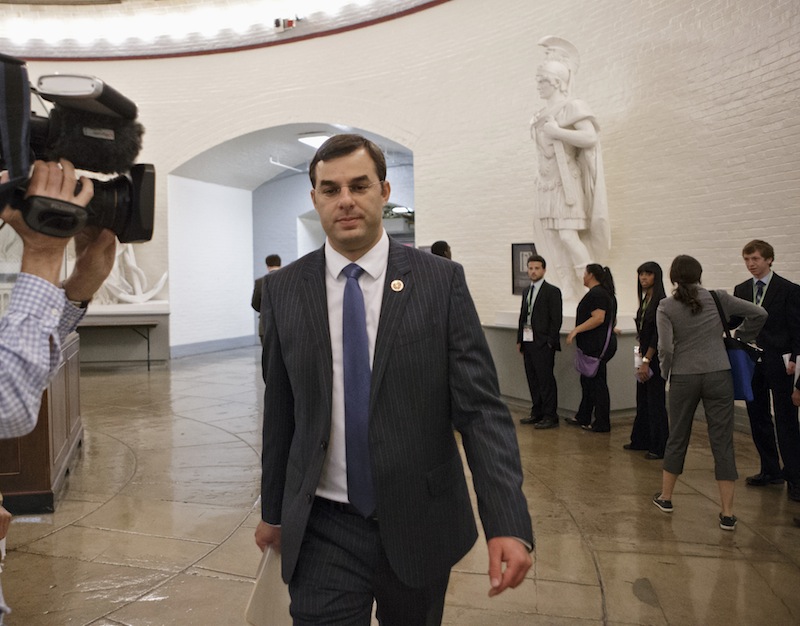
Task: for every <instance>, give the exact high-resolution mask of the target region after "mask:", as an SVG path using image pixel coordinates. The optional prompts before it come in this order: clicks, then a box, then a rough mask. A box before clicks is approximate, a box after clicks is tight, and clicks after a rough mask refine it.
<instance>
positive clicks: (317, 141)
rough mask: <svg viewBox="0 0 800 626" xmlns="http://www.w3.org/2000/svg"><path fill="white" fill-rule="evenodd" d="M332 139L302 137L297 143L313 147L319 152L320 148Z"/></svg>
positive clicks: (326, 136) (311, 136) (316, 136)
mask: <svg viewBox="0 0 800 626" xmlns="http://www.w3.org/2000/svg"><path fill="white" fill-rule="evenodd" d="M330 138H331V136H330V135H303V136H302V137H298V138H297V141H299V142H300V143H304V144H306V145H307V146H311V147H312V148H314V150H319V147H320V146H321V145H322V144H324V143H325V142H326V141H328V139H330Z"/></svg>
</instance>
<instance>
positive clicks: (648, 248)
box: [31, 0, 800, 334]
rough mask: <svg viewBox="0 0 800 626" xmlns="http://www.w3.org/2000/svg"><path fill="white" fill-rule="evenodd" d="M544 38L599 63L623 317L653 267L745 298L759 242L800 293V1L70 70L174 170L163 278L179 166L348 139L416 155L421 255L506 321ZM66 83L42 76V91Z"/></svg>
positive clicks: (462, 5)
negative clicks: (312, 124)
mask: <svg viewBox="0 0 800 626" xmlns="http://www.w3.org/2000/svg"><path fill="white" fill-rule="evenodd" d="M544 35H560V36H563V37H566V38H567V39H569V40H571V41H572V42H573V43H575V44H576V45H577V46H578V48H579V50H580V52H581V55H582V66H581V69H580V72H579V74H578V84H577V89H576V94H577V95H578V96H579V97H581V98H583V99H585V100H586V101H587V102H589V104H590V105H591V107H592V109H593V110H594V112H595V114H596V115H597V118H598V120H599V122H600V124H601V127H602V136H601V137H602V145H603V152H604V158H605V167H606V182H607V186H608V193H609V204H610V211H611V223H612V238H613V250H612V254H611V258H610V260H609V265H610V266H611V268H612V270H613V272H614V274H615V277H616V279H617V284H618V287H619V288H620V289H619V290H620V293H619V296H620V306H621V311H622V312H625V311H630V310H632V309H633V306H634V300H635V293H636V292H635V275H634V271H635V268H636V267H637V265H638V264H639V263H641V262H642V261H645V260H650V259H652V260H656V261H658V262H660V263H661V264H662V265H663V266H664V267H665V269H666V268H667V267H668V265H669V262H670V261H671V259H672V258H673V256H674V255H675V254H678V253H689V254H693V255H695V256H697V257H698V258H699V259H700V261H701V262H702V263H703V265H704V267H705V268H706V272H705V275H704V278H705V283H706V284H707V285H709V286H712V287H729V288H730V287H732V286H733V285H734V284H735V283H736V282H738V281H740V280H742V279H743V278H744V277H745V276H746V272H745V271H744V267H743V265H742V263H741V259H740V250H741V247H742V245H743V244H744V243H745V242H746V241H748V240H750V239H752V238H755V237H759V238H764V239H766V240H768V241H770V242H771V243H772V244H773V245H774V246H775V247H776V250H777V256H778V260H777V262H776V269H777V271H778V272H780V273H782V274H784V275H786V276H787V277H789V278H792V279H793V280H796V281H800V247H799V246H798V243H797V242H798V239H799V238H800V237H798V235H800V229H798V227H797V221H798V217H797V216H798V205H800V176H799V175H798V173H797V172H798V171H800V158H798V156H797V145H798V144H800V113H798V111H800V107H798V94H799V93H800V89H799V86H800V80H799V79H800V53H798V50H800V4H798V3H797V2H796V0H766V1H764V2H758V3H756V2H746V1H745V0H706V1H701V0H643V1H641V2H638V3H627V2H619V0H596V1H595V2H593V3H587V2H583V1H582V0H562V1H561V2H559V3H555V2H550V1H545V0H496V1H495V2H493V3H491V5H487V3H485V2H483V1H482V0H454V1H453V2H448V3H445V4H443V5H440V6H438V7H435V8H432V9H429V10H427V11H423V12H420V13H417V14H414V15H411V16H408V17H405V18H401V19H398V20H394V21H391V22H386V23H383V24H379V25H376V26H372V27H369V28H366V29H361V30H355V31H350V32H347V33H344V34H340V35H336V36H333V37H322V38H318V39H313V40H309V41H305V42H301V43H294V44H288V45H282V46H276V47H270V48H265V49H261V50H253V51H248V52H239V53H235V54H217V55H210V56H197V57H182V58H173V59H162V60H138V61H109V62H84V63H78V62H70V63H69V64H64V66H63V67H56V68H55V69H61V70H62V71H67V70H68V69H69V70H70V71H85V72H88V73H93V74H97V75H98V76H102V77H103V78H106V79H107V80H108V82H109V83H111V84H112V85H114V86H115V87H117V88H118V89H119V90H120V91H122V92H123V93H125V94H126V95H129V96H130V97H131V98H133V99H134V100H135V101H136V102H137V103H138V104H139V105H140V110H141V118H142V120H143V121H144V123H145V125H146V126H147V134H146V136H145V150H144V153H143V155H142V158H141V159H140V160H142V161H147V160H150V161H153V162H154V163H155V164H156V167H157V169H158V172H159V183H158V210H159V211H160V214H159V218H158V232H157V234H156V237H155V238H154V240H153V242H152V243H150V244H147V245H145V246H144V247H143V248H142V251H141V252H140V253H139V252H137V258H138V259H140V262H141V264H142V265H143V266H144V267H145V269H146V271H148V274H150V275H152V276H156V277H157V276H160V274H161V273H162V272H164V271H166V270H167V267H166V266H167V239H166V229H167V215H168V214H170V215H171V214H173V213H174V212H175V211H177V210H179V207H173V206H169V207H168V205H167V196H166V180H167V177H166V174H167V173H168V172H170V171H171V170H172V169H173V168H174V167H176V166H177V165H179V164H181V163H183V162H184V161H186V160H187V159H188V158H190V157H192V156H194V155H196V154H198V153H199V152H201V151H203V150H206V149H207V148H210V147H211V146H214V145H216V144H218V143H220V142H222V141H225V140H228V139H231V138H234V137H237V136H239V135H241V134H244V133H247V132H251V131H255V130H259V129H262V128H265V127H269V126H272V125H278V124H286V123H292V122H304V121H327V122H333V123H343V124H349V125H353V126H357V127H361V128H367V129H370V130H371V131H374V132H377V133H380V134H382V135H384V136H387V137H389V138H391V139H393V140H395V141H398V142H400V143H403V144H405V145H407V146H408V147H410V148H411V149H412V150H413V151H414V160H415V161H414V162H415V172H414V174H415V205H416V209H417V240H418V241H419V242H421V243H429V242H430V241H433V240H435V239H439V238H445V239H447V240H448V241H449V242H450V243H451V245H452V246H453V250H454V253H455V256H456V259H457V260H458V261H459V262H461V263H463V264H464V266H465V268H466V273H467V277H468V279H469V283H470V288H471V290H472V292H473V295H474V297H475V299H476V302H477V304H478V309H479V312H480V314H481V317H482V319H483V320H484V322H488V323H491V322H492V320H493V319H494V313H495V311H496V310H512V309H514V308H516V307H517V306H518V304H517V299H516V298H515V297H514V296H512V295H511V287H510V276H509V275H510V270H509V263H510V262H509V257H510V244H511V243H512V242H524V241H529V240H534V241H536V242H537V243H538V244H540V245H541V243H542V237H541V232H540V230H539V227H538V224H537V223H536V221H535V219H534V207H533V199H534V188H535V187H534V184H535V180H534V172H535V150H534V146H533V144H532V142H531V140H530V138H529V134H528V120H529V119H530V117H531V114H532V113H533V111H534V110H535V109H537V108H538V107H539V106H541V103H540V101H539V99H538V96H537V95H536V89H535V81H534V75H535V69H536V66H537V65H538V64H539V63H540V62H541V59H542V49H541V48H539V47H537V46H536V41H538V39H539V38H540V37H542V36H544ZM54 65H55V66H59V65H60V64H58V63H53V62H47V63H43V62H41V63H32V64H31V74H32V75H33V76H36V75H38V74H39V73H44V72H46V71H52V70H53V69H54ZM67 66H68V67H67ZM544 252H545V254H546V253H547V250H546V249H544ZM248 271H250V267H248ZM171 280H172V281H175V280H177V277H176V276H175V275H174V274H173V275H172V276H171ZM213 287H214V286H213V285H208V288H209V289H213ZM173 323H177V321H176V322H173ZM174 333H175V330H173V334H174Z"/></svg>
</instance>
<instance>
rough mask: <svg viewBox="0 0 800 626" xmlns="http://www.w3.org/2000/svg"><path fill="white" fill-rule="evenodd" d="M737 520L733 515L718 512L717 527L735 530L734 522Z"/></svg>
mask: <svg viewBox="0 0 800 626" xmlns="http://www.w3.org/2000/svg"><path fill="white" fill-rule="evenodd" d="M738 521H739V520H737V519H736V516H735V515H731V516H727V515H723V514H722V513H720V514H719V527H720V528H721V529H722V530H736V522H738Z"/></svg>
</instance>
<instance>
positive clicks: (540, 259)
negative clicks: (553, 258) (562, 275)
mask: <svg viewBox="0 0 800 626" xmlns="http://www.w3.org/2000/svg"><path fill="white" fill-rule="evenodd" d="M537 262H538V263H541V264H542V269H545V270H546V269H547V261H545V260H544V257H543V256H542V255H541V254H532V255H530V256H529V257H528V260H527V261H526V262H525V265H527V264H528V263H537Z"/></svg>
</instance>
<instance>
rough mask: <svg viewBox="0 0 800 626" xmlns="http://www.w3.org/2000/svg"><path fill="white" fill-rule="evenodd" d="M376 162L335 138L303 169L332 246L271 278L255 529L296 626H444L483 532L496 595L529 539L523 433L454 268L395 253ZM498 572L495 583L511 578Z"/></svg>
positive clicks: (360, 142)
mask: <svg viewBox="0 0 800 626" xmlns="http://www.w3.org/2000/svg"><path fill="white" fill-rule="evenodd" d="M385 177H386V162H385V159H384V157H383V154H382V153H381V151H380V149H379V148H378V147H377V146H375V144H373V143H372V142H370V141H368V140H366V139H364V138H363V137H360V136H358V135H339V136H336V137H332V138H331V139H330V140H328V142H326V143H325V144H324V145H323V146H322V147H321V148H320V149H319V150H318V151H317V154H316V156H315V157H314V160H312V162H311V166H310V178H311V184H312V191H311V198H312V201H313V203H314V207H315V208H316V210H317V212H318V213H319V216H320V222H321V223H322V227H323V229H324V230H325V233H326V235H327V240H326V243H325V246H324V247H323V248H321V249H319V250H317V251H315V252H312V253H311V254H309V255H306V256H305V257H303V258H301V259H299V260H297V261H295V262H294V263H292V264H291V265H288V266H287V267H285V268H284V269H282V270H281V271H280V272H276V273H274V274H269V275H268V276H267V277H265V279H264V286H263V289H264V295H263V300H262V303H263V307H262V314H263V315H264V318H265V336H264V346H265V347H264V353H263V367H264V379H265V383H266V386H265V393H264V438H263V457H262V470H263V473H262V487H261V500H262V511H261V514H262V521H261V522H260V523H259V525H258V528H257V529H256V543H257V545H258V546H259V547H260V548H261V549H264V548H265V547H267V546H271V547H273V548H275V549H280V551H281V554H282V568H283V578H284V580H285V581H286V582H288V583H289V591H290V594H291V598H292V603H291V613H292V616H293V618H294V620H295V624H304V625H306V624H348V625H356V624H359V625H360V624H364V625H368V624H369V623H370V614H371V609H372V604H373V600H375V601H376V602H377V611H378V618H379V620H380V621H381V624H383V625H384V626H415V625H423V624H425V625H431V624H438V623H440V621H441V617H442V610H443V607H444V596H445V591H446V589H447V582H448V579H449V573H450V568H451V567H452V566H453V564H455V563H456V562H457V561H458V560H459V559H460V558H461V557H462V556H463V555H464V554H466V552H467V551H468V550H469V549H470V547H471V546H472V545H473V543H474V542H475V539H476V537H477V531H476V528H475V520H474V514H473V511H472V506H471V504H470V498H469V492H468V490H467V484H466V478H465V475H464V470H463V466H462V462H461V457H460V453H459V449H458V444H457V441H456V438H455V437H454V433H453V430H454V429H456V430H458V431H459V432H460V433H461V437H462V441H463V445H464V449H465V451H466V454H467V459H468V461H469V465H470V470H471V471H472V475H473V483H474V485H475V489H476V491H477V492H478V502H479V512H480V517H481V521H482V523H483V527H484V531H485V535H486V537H487V544H488V550H489V577H490V589H489V595H490V596H494V595H497V594H498V593H501V592H502V591H504V590H505V589H506V588H508V587H516V586H518V585H519V584H520V583H521V582H522V581H523V579H524V577H525V574H526V572H527V571H528V569H529V568H530V565H531V559H530V556H529V554H528V551H529V550H531V549H532V548H533V533H532V530H531V521H530V515H529V513H528V508H527V503H526V500H525V497H524V495H523V494H522V490H521V484H522V471H521V467H520V461H519V449H518V446H517V440H516V434H515V431H514V425H513V422H512V420H511V416H510V415H509V413H508V409H507V408H506V406H505V405H504V404H503V402H502V401H501V400H500V397H499V389H498V384H497V376H496V373H495V370H494V364H493V362H492V359H491V355H490V353H489V350H488V346H487V344H486V339H485V337H484V334H483V329H482V328H481V325H480V321H479V319H478V316H477V312H476V311H475V306H474V304H473V303H472V299H471V298H470V296H469V292H468V290H467V287H466V281H465V279H464V271H463V268H462V267H461V266H460V265H458V264H457V263H453V262H452V261H448V260H446V259H443V258H440V257H437V256H435V255H432V254H425V253H422V252H420V251H418V250H416V249H413V248H409V247H406V246H402V245H400V244H398V243H395V242H392V241H391V240H390V239H389V238H388V237H387V235H386V232H385V231H384V229H383V224H382V215H383V207H384V205H385V204H386V202H387V201H388V199H389V193H390V184H389V182H388V181H386V180H385ZM503 564H505V568H503Z"/></svg>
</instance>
